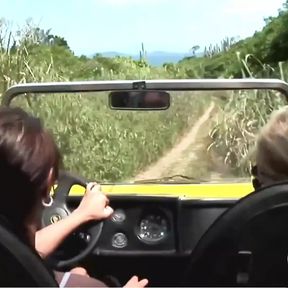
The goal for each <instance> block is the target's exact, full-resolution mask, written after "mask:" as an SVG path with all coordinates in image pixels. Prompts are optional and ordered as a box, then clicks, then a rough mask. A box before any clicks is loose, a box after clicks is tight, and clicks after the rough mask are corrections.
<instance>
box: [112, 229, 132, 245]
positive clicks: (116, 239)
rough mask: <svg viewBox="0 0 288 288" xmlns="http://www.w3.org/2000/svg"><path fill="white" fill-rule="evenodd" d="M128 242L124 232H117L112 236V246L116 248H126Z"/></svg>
mask: <svg viewBox="0 0 288 288" xmlns="http://www.w3.org/2000/svg"><path fill="white" fill-rule="evenodd" d="M127 244H128V239H127V237H126V235H125V234H123V233H116V234H114V235H113V237H112V246H113V247H115V248H124V247H126V246H127Z"/></svg>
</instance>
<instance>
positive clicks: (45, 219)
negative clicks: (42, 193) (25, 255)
mask: <svg viewBox="0 0 288 288" xmlns="http://www.w3.org/2000/svg"><path fill="white" fill-rule="evenodd" d="M59 176H60V177H59V180H58V185H57V188H56V189H55V192H54V195H53V198H54V201H53V205H52V206H51V207H46V208H45V210H44V212H43V215H42V226H43V227H45V226H48V225H51V224H53V223H55V221H59V220H61V219H63V218H66V217H68V216H69V215H70V214H71V211H70V210H69V208H68V207H67V198H68V194H69V192H70V189H71V187H72V186H73V185H81V186H83V187H86V186H87V184H86V183H87V181H86V180H85V179H81V178H80V177H77V176H73V175H71V174H68V173H66V172H63V171H61V173H60V175H59ZM92 186H93V187H92ZM87 188H88V189H87V191H86V193H85V195H84V196H83V199H82V201H81V203H80V205H79V207H78V208H77V209H76V210H74V211H73V212H72V213H80V215H81V217H84V218H85V219H84V218H83V223H85V224H83V225H81V228H82V229H81V230H84V231H85V235H86V236H87V237H86V238H85V248H84V249H83V250H81V251H80V252H79V253H78V251H77V252H76V253H78V254H77V255H74V256H72V257H70V258H69V259H67V254H68V255H69V254H70V253H64V254H66V255H65V259H60V258H62V257H59V256H58V255H57V253H54V254H53V255H52V256H51V257H49V260H50V262H51V264H52V266H53V268H54V269H63V268H69V267H71V266H75V265H77V264H78V262H79V261H81V260H82V259H84V258H85V257H86V256H87V255H88V254H89V253H91V252H92V251H93V250H94V248H95V246H96V244H97V242H98V240H99V237H100V235H101V232H102V227H103V222H102V221H101V220H104V218H107V217H109V216H110V215H111V214H112V213H113V210H112V208H111V207H109V206H108V203H109V202H108V198H107V197H106V196H105V195H104V194H103V193H102V192H101V191H100V189H99V185H97V184H96V183H91V184H88V187H87ZM84 220H85V221H84ZM95 220H96V221H95ZM81 232H82V231H81ZM77 233H78V234H79V232H77V231H76V232H75V233H74V235H78V234H77ZM80 234H81V233H80ZM80 234H79V235H80ZM74 247H75V245H74V244H73V245H72V248H73V250H74ZM63 248H64V249H63V250H64V251H65V245H63ZM76 250H77V249H76ZM73 252H74V251H73ZM72 254H75V253H72Z"/></svg>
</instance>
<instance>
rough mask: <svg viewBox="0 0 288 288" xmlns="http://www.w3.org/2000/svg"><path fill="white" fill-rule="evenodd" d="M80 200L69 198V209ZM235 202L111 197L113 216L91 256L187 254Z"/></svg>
mask: <svg viewBox="0 0 288 288" xmlns="http://www.w3.org/2000/svg"><path fill="white" fill-rule="evenodd" d="M79 201H80V197H69V200H68V206H69V207H70V208H71V209H73V208H75V207H77V205H78V203H79ZM234 203H235V201H234V200H233V201H232V200H187V199H186V200H184V199H180V198H176V197H175V198H173V197H154V196H132V195H131V196H130V195H129V196H124V195H119V196H116V195H115V196H110V205H111V206H112V207H113V209H114V214H113V216H112V217H111V219H108V220H106V221H105V222H104V226H103V230H102V233H101V236H100V239H99V241H98V244H97V247H96V248H95V251H94V254H95V255H98V256H101V255H103V256H104V255H107V256H113V255H115V256H116V255H118V256H120V255H122V256H141V255H142V256H157V257H158V256H160V257H161V256H181V255H182V256H185V255H189V254H190V253H191V252H192V250H193V248H194V247H195V246H196V244H197V242H198V241H199V240H200V238H201V236H202V235H203V234H204V233H205V231H206V230H207V229H208V228H209V226H210V225H211V224H212V223H213V222H214V221H215V220H216V219H217V218H218V217H219V216H220V215H221V214H222V213H223V212H225V211H226V209H228V208H229V207H231V206H232V205H233V204H234Z"/></svg>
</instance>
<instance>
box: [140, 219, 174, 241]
mask: <svg viewBox="0 0 288 288" xmlns="http://www.w3.org/2000/svg"><path fill="white" fill-rule="evenodd" d="M139 226H140V227H139V234H138V237H139V238H140V240H142V241H143V242H145V243H147V244H156V243H158V242H159V241H161V240H163V239H164V238H165V237H166V236H167V233H168V223H167V220H166V219H165V218H164V216H162V215H160V214H148V215H146V216H144V217H143V218H142V219H141V221H140V225H139Z"/></svg>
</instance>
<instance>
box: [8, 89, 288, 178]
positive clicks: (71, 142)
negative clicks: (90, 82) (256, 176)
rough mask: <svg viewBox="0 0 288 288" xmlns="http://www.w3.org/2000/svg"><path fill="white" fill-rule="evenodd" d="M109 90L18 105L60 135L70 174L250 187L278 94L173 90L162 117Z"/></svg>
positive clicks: (19, 100) (33, 98)
mask: <svg viewBox="0 0 288 288" xmlns="http://www.w3.org/2000/svg"><path fill="white" fill-rule="evenodd" d="M109 93H110V92H109V91H106V92H89V93H87V92H85V93H77V94H76V93H73V94H72V93H70V94H60V93H58V94H45V95H40V94H29V95H21V96H19V97H16V98H15V99H14V100H13V101H12V103H11V106H20V107H22V108H24V109H25V110H26V111H29V112H31V113H32V114H33V115H37V116H39V117H41V119H42V120H43V121H44V124H45V126H46V127H48V128H49V129H50V130H51V131H52V133H53V134H54V136H55V139H56V142H57V144H58V145H59V147H60V149H61V152H62V154H63V158H64V165H65V169H66V170H68V171H71V172H73V173H76V174H78V175H81V176H84V177H85V178H87V179H91V180H96V181H98V182H101V183H119V182H120V183H135V182H140V183H158V182H163V183H210V182H225V181H229V182H231V181H232V180H233V181H238V182H239V181H247V180H248V181H250V167H251V163H253V152H254V145H255V136H256V135H257V132H258V131H259V129H260V127H262V126H263V125H264V124H265V123H266V121H267V120H268V118H269V115H270V114H271V112H272V111H273V110H275V109H277V108H279V107H280V106H283V105H285V104H286V99H285V97H283V95H281V94H280V93H279V92H276V91H272V90H265V91H264V90H262V91H261V90H253V91H252V90H250V91H248V90H246V91H245V90H241V91H169V94H170V97H171V100H170V101H171V103H170V107H169V108H168V109H167V110H162V111H127V110H125V111H123V110H114V109H111V108H110V106H109V101H108V96H109Z"/></svg>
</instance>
